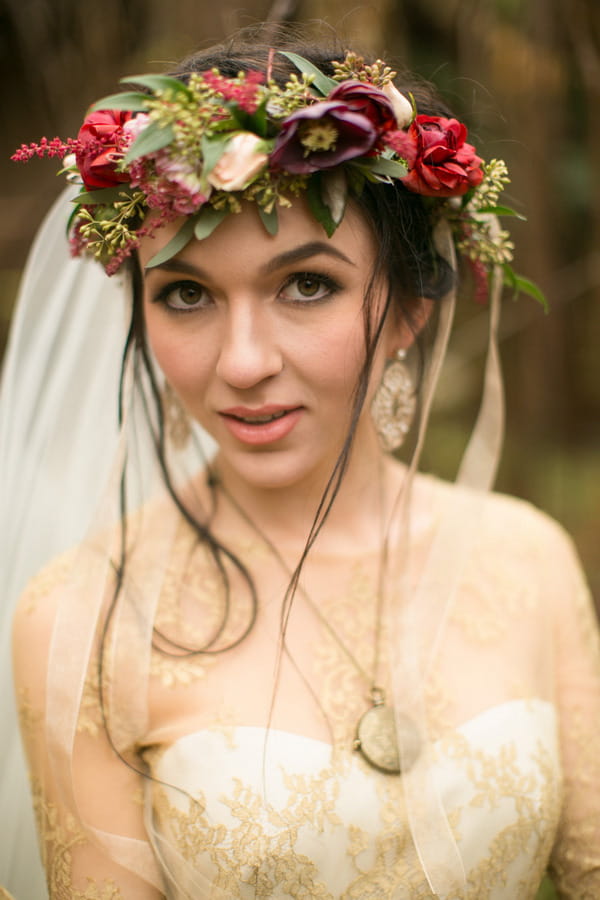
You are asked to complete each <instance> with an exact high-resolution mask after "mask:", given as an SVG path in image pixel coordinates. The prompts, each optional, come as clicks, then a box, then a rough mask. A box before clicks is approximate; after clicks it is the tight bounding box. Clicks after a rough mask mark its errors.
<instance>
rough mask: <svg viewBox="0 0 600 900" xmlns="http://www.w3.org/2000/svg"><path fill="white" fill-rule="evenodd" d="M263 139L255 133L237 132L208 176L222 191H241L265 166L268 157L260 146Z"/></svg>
mask: <svg viewBox="0 0 600 900" xmlns="http://www.w3.org/2000/svg"><path fill="white" fill-rule="evenodd" d="M262 146H263V141H262V140H261V139H260V138H259V137H258V136H257V135H255V134H251V133H250V132H242V133H240V134H236V135H234V136H233V137H232V139H231V140H230V141H229V143H228V144H227V149H226V150H225V152H224V153H223V154H222V156H221V158H220V159H219V161H218V162H217V164H216V166H215V167H214V169H213V170H212V171H211V172H210V174H209V175H208V176H207V177H208V181H209V182H210V184H212V186H213V187H215V188H217V190H221V191H241V190H243V189H244V188H246V187H248V185H249V184H250V183H251V182H252V181H253V179H254V178H255V177H256V176H257V175H258V174H259V173H260V172H261V171H262V170H263V169H264V168H265V166H266V164H267V161H268V157H267V154H266V153H264V152H263V151H262V150H260V149H259V148H260V147H262Z"/></svg>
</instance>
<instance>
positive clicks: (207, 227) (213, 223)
mask: <svg viewBox="0 0 600 900" xmlns="http://www.w3.org/2000/svg"><path fill="white" fill-rule="evenodd" d="M226 215H227V210H226V209H214V207H212V206H205V207H204V208H203V209H202V210H201V212H200V214H199V215H198V216H196V218H195V220H194V221H195V226H194V237H195V238H197V239H198V240H199V241H202V240H204V238H207V237H210V235H211V234H212V233H213V231H214V230H215V228H216V227H217V225H219V224H220V223H221V222H222V221H223V219H224V218H225V216H226Z"/></svg>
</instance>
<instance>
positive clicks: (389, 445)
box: [371, 349, 416, 453]
mask: <svg viewBox="0 0 600 900" xmlns="http://www.w3.org/2000/svg"><path fill="white" fill-rule="evenodd" d="M405 359H406V350H404V349H400V350H397V351H396V353H395V355H394V359H393V360H392V361H391V362H390V363H389V364H388V365H387V367H386V369H385V372H384V373H383V378H382V379H381V383H380V385H379V387H378V388H377V392H376V394H375V396H374V397H373V403H372V404H371V415H372V417H373V422H374V424H375V428H376V430H377V435H378V437H379V442H380V444H381V446H382V448H383V449H384V450H387V451H388V452H390V453H391V452H392V451H393V450H397V449H398V447H400V446H401V445H402V443H403V441H404V439H405V437H406V435H407V434H408V431H409V430H410V426H411V425H412V420H413V417H414V414H415V406H416V398H415V391H414V385H413V380H412V378H411V374H410V371H409V368H408V366H407V365H406V363H405V362H404V360H405Z"/></svg>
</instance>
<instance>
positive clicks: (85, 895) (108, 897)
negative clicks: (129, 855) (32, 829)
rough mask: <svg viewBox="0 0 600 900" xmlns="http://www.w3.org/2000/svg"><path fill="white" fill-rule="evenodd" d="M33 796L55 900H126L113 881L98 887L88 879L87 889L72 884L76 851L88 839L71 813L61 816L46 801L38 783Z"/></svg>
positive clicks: (52, 895) (106, 880)
mask: <svg viewBox="0 0 600 900" xmlns="http://www.w3.org/2000/svg"><path fill="white" fill-rule="evenodd" d="M32 795H33V806H34V811H35V816H36V820H37V823H38V832H39V835H40V839H41V843H42V860H43V863H44V867H45V869H46V880H47V882H48V891H49V894H50V897H51V898H52V900H123V898H122V894H121V892H120V890H119V889H118V887H117V885H116V884H115V882H114V881H113V880H112V879H104V880H103V881H102V883H101V884H99V883H98V882H97V881H96V880H95V879H93V878H90V877H89V876H86V877H85V886H83V887H81V886H76V885H75V884H74V883H73V851H74V850H75V849H76V848H81V847H83V846H84V845H85V844H86V843H87V838H86V835H85V833H84V831H83V830H82V829H81V828H80V826H79V825H78V824H77V822H76V820H75V818H74V817H73V816H72V815H71V814H70V813H68V812H66V811H63V812H62V814H61V813H60V812H59V809H58V807H57V806H56V805H55V804H54V803H51V802H49V801H48V800H46V798H45V796H44V794H43V792H42V790H41V789H40V786H39V783H38V782H36V781H32Z"/></svg>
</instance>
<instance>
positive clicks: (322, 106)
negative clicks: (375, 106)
mask: <svg viewBox="0 0 600 900" xmlns="http://www.w3.org/2000/svg"><path fill="white" fill-rule="evenodd" d="M379 133H380V132H379V129H378V128H377V126H376V125H375V124H374V123H373V122H372V121H371V118H370V117H369V116H367V115H365V114H364V113H361V112H355V111H354V110H353V109H352V108H351V107H350V106H349V105H348V103H346V102H342V101H341V100H337V101H336V100H322V101H320V102H318V103H313V104H312V106H307V107H306V108H305V109H299V110H298V111H297V112H295V113H292V114H291V115H290V116H288V117H287V119H285V120H284V121H283V123H282V126H281V131H280V132H279V135H278V136H277V140H276V141H275V147H274V149H273V151H272V153H271V154H270V157H269V159H270V162H271V165H272V166H274V167H275V168H279V169H284V170H285V171H286V172H290V173H292V174H294V175H309V174H310V173H311V172H317V171H318V170H319V169H329V168H331V167H332V166H337V165H339V163H342V162H345V161H346V160H348V159H354V158H355V157H357V156H364V155H365V154H366V153H368V152H369V151H370V150H372V148H373V147H374V146H375V144H376V143H377V140H378V138H379Z"/></svg>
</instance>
